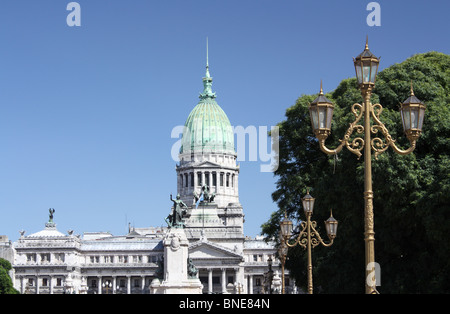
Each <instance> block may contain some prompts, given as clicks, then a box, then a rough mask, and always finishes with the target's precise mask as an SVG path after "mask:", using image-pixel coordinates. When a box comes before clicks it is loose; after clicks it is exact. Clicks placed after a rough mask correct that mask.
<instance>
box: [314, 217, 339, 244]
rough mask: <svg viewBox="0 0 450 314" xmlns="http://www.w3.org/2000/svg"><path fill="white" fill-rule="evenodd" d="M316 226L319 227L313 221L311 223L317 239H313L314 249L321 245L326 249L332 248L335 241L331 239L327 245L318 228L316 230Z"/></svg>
mask: <svg viewBox="0 0 450 314" xmlns="http://www.w3.org/2000/svg"><path fill="white" fill-rule="evenodd" d="M316 226H317V223H316V222H315V221H312V222H311V229H312V235H314V236H315V237H317V239H313V241H312V242H313V247H316V246H317V245H319V243H320V244H322V245H323V246H326V247H328V246H331V245H332V244H333V242H334V239H330V242H329V243H325V241H324V240H323V239H322V237H321V236H320V234H319V232H318V231H317V230H316V228H315V227H316ZM314 240H315V241H314Z"/></svg>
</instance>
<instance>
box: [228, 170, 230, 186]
mask: <svg viewBox="0 0 450 314" xmlns="http://www.w3.org/2000/svg"><path fill="white" fill-rule="evenodd" d="M229 186H230V174H229V173H227V187H229Z"/></svg>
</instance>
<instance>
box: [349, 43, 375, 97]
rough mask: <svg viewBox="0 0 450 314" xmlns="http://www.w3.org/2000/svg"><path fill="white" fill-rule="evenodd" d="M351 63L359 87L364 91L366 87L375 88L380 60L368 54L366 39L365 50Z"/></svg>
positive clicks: (370, 53)
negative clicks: (353, 65) (353, 66)
mask: <svg viewBox="0 0 450 314" xmlns="http://www.w3.org/2000/svg"><path fill="white" fill-rule="evenodd" d="M353 63H354V64H355V70H356V78H357V80H358V84H359V87H360V88H362V89H363V90H365V89H367V88H368V87H373V86H375V81H376V78H377V72H378V65H379V64H380V59H379V58H377V57H375V55H374V54H373V53H372V52H370V50H369V44H368V40H367V39H366V48H365V49H364V51H363V52H361V53H360V54H359V55H358V56H357V57H356V58H354V59H353Z"/></svg>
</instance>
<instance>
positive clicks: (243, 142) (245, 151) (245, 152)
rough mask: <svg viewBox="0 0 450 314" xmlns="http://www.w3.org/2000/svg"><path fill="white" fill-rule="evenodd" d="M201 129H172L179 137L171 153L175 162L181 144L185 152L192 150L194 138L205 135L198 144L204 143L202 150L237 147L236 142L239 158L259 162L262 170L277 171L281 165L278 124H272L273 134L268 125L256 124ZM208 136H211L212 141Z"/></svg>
mask: <svg viewBox="0 0 450 314" xmlns="http://www.w3.org/2000/svg"><path fill="white" fill-rule="evenodd" d="M193 132H195V131H193ZM200 132H201V133H200V134H191V132H190V130H189V128H187V127H185V126H182V125H179V126H176V127H174V128H173V129H172V132H171V135H170V136H171V138H178V140H177V141H176V142H175V143H174V144H173V145H172V149H171V156H172V159H173V160H174V161H175V162H179V161H180V160H179V154H180V148H181V146H183V154H185V153H189V150H191V149H192V146H194V150H196V146H195V145H196V143H195V141H197V140H198V139H199V138H202V140H200V143H198V144H199V145H200V146H201V147H200V148H199V149H201V150H202V151H203V152H208V151H217V150H218V151H220V150H222V149H227V148H230V147H234V145H233V143H236V154H237V157H236V161H252V162H260V163H261V164H260V171H261V172H274V171H276V170H277V169H278V161H279V158H278V154H279V127H278V126H272V127H270V137H269V133H268V132H269V129H268V127H267V126H258V127H256V126H254V125H250V126H247V127H245V128H244V127H243V126H236V127H229V129H227V128H225V129H224V128H223V127H216V126H210V127H203V128H202V129H201V130H200ZM191 135H193V136H191ZM235 138H236V141H235ZM269 138H270V140H269ZM204 139H206V140H204ZM208 139H212V140H211V141H209V140H208ZM247 139H248V140H247ZM192 141H194V143H193V142H192ZM216 141H217V142H216ZM247 158H248V159H247Z"/></svg>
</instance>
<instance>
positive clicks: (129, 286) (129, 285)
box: [127, 275, 131, 294]
mask: <svg viewBox="0 0 450 314" xmlns="http://www.w3.org/2000/svg"><path fill="white" fill-rule="evenodd" d="M127 294H131V276H130V275H128V276H127Z"/></svg>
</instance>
